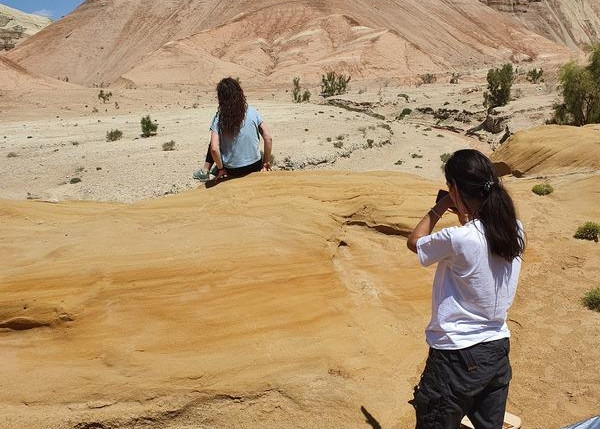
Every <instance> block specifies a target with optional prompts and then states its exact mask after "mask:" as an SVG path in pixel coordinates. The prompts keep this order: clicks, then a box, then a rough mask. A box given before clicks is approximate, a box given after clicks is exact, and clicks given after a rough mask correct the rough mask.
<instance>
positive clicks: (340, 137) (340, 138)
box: [336, 134, 345, 141]
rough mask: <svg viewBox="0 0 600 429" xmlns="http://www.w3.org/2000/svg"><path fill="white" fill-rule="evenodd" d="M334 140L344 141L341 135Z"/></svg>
mask: <svg viewBox="0 0 600 429" xmlns="http://www.w3.org/2000/svg"><path fill="white" fill-rule="evenodd" d="M336 139H338V140H340V141H342V140H344V139H345V137H344V136H343V135H341V134H340V135H339V136H337V137H336Z"/></svg>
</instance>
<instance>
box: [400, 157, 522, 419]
mask: <svg viewBox="0 0 600 429" xmlns="http://www.w3.org/2000/svg"><path fill="white" fill-rule="evenodd" d="M445 175H446V182H447V185H448V189H449V191H450V194H449V195H447V196H445V197H444V198H443V199H442V200H440V201H439V202H438V203H437V204H436V205H435V206H434V207H433V208H431V209H430V210H429V212H428V213H427V214H426V215H425V217H424V218H423V219H422V220H421V221H420V222H419V224H418V225H417V226H416V228H415V229H414V231H413V232H412V234H411V235H410V237H409V238H408V243H407V245H408V248H409V249H410V250H412V251H413V252H415V253H417V254H418V256H419V262H420V263H421V265H423V266H425V267H426V266H429V265H432V264H435V263H437V264H438V266H437V271H436V273H435V278H434V280H433V291H432V315H431V321H430V323H429V325H428V326H427V328H426V330H425V335H426V339H427V343H428V345H429V347H430V348H429V357H428V359H427V363H426V365H425V370H424V371H423V375H422V376H421V380H420V382H419V385H418V386H417V387H416V388H415V394H414V399H413V400H412V401H411V402H412V404H413V406H414V407H415V410H416V415H417V426H416V427H417V429H458V428H459V427H460V422H461V420H462V418H463V417H464V416H465V415H466V416H468V417H469V419H470V420H471V422H472V423H473V425H474V426H475V428H476V429H501V428H502V424H503V421H504V413H505V409H506V400H507V397H508V385H509V382H510V379H511V377H512V371H511V367H510V362H509V357H508V354H509V350H510V343H509V337H510V332H509V330H508V326H507V324H506V320H507V312H508V309H509V307H510V306H511V304H512V302H513V299H514V297H515V291H516V288H517V282H518V279H519V272H520V269H521V260H522V255H523V251H524V248H525V240H524V233H523V227H522V225H521V222H520V221H518V220H517V218H516V213H515V207H514V204H513V202H512V199H511V197H510V195H509V194H508V192H507V191H506V189H505V188H504V186H503V185H502V183H500V180H499V179H498V177H497V175H496V172H495V169H494V166H493V165H492V163H491V162H490V160H489V159H488V158H487V157H485V156H484V155H483V154H481V153H480V152H478V151H475V150H460V151H458V152H455V153H454V154H453V155H452V157H451V158H450V159H449V160H448V162H447V163H446V166H445ZM448 210H450V211H451V212H454V213H456V214H457V216H458V219H459V221H460V224H461V225H462V226H460V227H453V228H446V229H442V230H441V231H439V232H437V233H435V234H432V233H431V232H432V231H433V228H434V227H435V224H436V223H437V222H438V221H439V220H440V218H441V217H442V216H443V215H444V213H445V212H446V211H448Z"/></svg>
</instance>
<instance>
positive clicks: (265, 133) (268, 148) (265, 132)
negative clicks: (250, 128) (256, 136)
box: [258, 122, 273, 171]
mask: <svg viewBox="0 0 600 429" xmlns="http://www.w3.org/2000/svg"><path fill="white" fill-rule="evenodd" d="M258 130H259V132H260V135H261V136H262V138H263V141H264V143H265V150H264V155H263V160H262V161H263V171H270V170H271V161H270V160H271V154H272V153H273V138H272V137H271V133H270V132H269V129H268V128H267V126H266V125H265V123H264V122H261V124H260V125H259V127H258Z"/></svg>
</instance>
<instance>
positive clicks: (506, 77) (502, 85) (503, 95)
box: [483, 63, 515, 110]
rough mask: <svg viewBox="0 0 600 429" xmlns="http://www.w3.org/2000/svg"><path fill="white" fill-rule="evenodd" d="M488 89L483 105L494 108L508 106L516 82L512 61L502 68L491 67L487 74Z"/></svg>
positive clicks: (490, 108) (489, 108)
mask: <svg viewBox="0 0 600 429" xmlns="http://www.w3.org/2000/svg"><path fill="white" fill-rule="evenodd" d="M487 82H488V90H487V91H486V92H485V93H484V94H483V105H484V106H485V107H487V108H488V110H492V109H493V108H495V107H500V106H506V105H507V104H508V102H509V100H510V91H511V89H512V85H513V83H514V82H515V72H514V70H513V66H512V64H510V63H507V64H504V65H503V66H502V67H500V68H496V69H490V70H489V71H488V74H487Z"/></svg>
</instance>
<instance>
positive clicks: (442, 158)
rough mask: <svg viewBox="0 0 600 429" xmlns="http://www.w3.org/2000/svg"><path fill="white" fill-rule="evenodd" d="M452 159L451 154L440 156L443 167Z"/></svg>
mask: <svg viewBox="0 0 600 429" xmlns="http://www.w3.org/2000/svg"><path fill="white" fill-rule="evenodd" d="M451 157H452V154H451V153H443V154H441V155H440V161H442V167H443V166H444V165H446V163H447V162H448V160H449V159H450V158H451Z"/></svg>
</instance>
